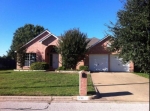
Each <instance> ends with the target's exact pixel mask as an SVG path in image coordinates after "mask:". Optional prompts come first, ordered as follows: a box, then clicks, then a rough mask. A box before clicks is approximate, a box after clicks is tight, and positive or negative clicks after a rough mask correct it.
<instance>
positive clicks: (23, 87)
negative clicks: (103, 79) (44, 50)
mask: <svg viewBox="0 0 150 111" xmlns="http://www.w3.org/2000/svg"><path fill="white" fill-rule="evenodd" d="M88 86H92V85H88ZM51 87H54V88H57V87H62V88H63V87H79V85H61V86H59V85H57V86H22V87H19V86H18V87H15V86H14V87H11V86H10V87H0V89H10V88H11V89H19V88H21V89H27V88H29V89H30V88H35V89H36V88H51Z"/></svg>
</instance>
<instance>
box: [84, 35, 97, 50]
mask: <svg viewBox="0 0 150 111" xmlns="http://www.w3.org/2000/svg"><path fill="white" fill-rule="evenodd" d="M89 39H90V40H91V41H90V42H89V43H88V45H87V48H89V47H91V46H92V45H94V44H95V43H97V42H98V41H99V39H98V38H96V37H93V38H89Z"/></svg>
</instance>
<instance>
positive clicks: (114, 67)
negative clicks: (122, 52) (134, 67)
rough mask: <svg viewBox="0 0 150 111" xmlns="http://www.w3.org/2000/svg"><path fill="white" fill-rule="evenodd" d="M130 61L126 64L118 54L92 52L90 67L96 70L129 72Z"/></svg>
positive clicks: (91, 69)
mask: <svg viewBox="0 0 150 111" xmlns="http://www.w3.org/2000/svg"><path fill="white" fill-rule="evenodd" d="M129 66H130V65H129V63H126V64H124V63H123V62H122V59H121V58H118V55H110V56H108V54H90V55H89V69H90V71H95V72H107V71H110V72H129Z"/></svg>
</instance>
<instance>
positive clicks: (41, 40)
mask: <svg viewBox="0 0 150 111" xmlns="http://www.w3.org/2000/svg"><path fill="white" fill-rule="evenodd" d="M50 36H51V34H48V35H46V36H45V37H44V38H42V39H40V40H39V42H41V43H42V42H43V41H44V40H46V39H47V38H48V37H50Z"/></svg>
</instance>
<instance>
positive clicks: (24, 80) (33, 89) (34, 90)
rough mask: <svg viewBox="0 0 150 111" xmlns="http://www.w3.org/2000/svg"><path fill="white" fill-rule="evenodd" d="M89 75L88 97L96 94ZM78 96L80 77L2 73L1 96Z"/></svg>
mask: <svg viewBox="0 0 150 111" xmlns="http://www.w3.org/2000/svg"><path fill="white" fill-rule="evenodd" d="M94 91H95V90H94V87H93V84H92V81H91V75H88V95H91V94H92V93H93V92H94ZM2 95H12V96H76V95H79V75H78V74H64V73H63V74H60V73H52V72H36V71H33V72H28V71H27V72H26V71H25V72H18V71H12V70H7V71H0V96H2Z"/></svg>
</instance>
